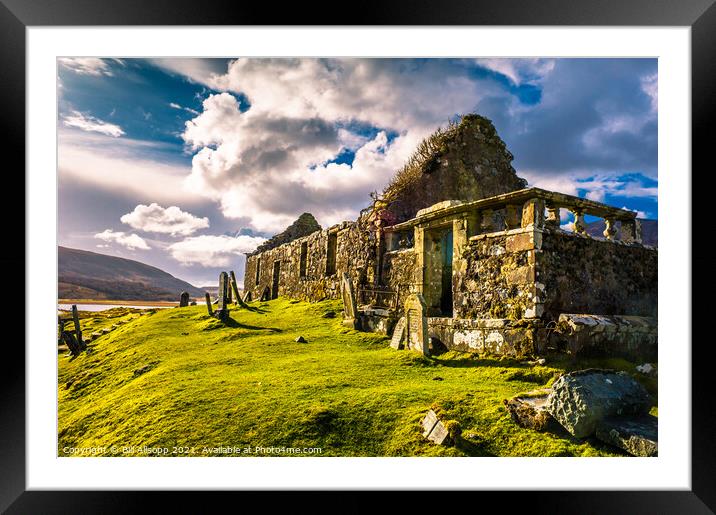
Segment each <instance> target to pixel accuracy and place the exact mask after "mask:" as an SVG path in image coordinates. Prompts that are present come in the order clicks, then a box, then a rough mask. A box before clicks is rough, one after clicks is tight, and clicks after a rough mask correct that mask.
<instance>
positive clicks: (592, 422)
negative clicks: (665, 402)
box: [546, 369, 651, 438]
mask: <svg viewBox="0 0 716 515" xmlns="http://www.w3.org/2000/svg"><path fill="white" fill-rule="evenodd" d="M650 405H651V399H650V398H649V394H648V393H647V391H646V390H645V389H644V387H643V386H642V385H640V384H639V383H638V382H637V381H636V380H635V379H634V378H632V377H631V376H630V375H629V374H627V373H626V372H616V371H613V370H599V369H588V370H579V371H576V372H571V373H569V374H565V375H563V376H561V377H560V378H559V379H557V381H555V382H554V384H553V385H552V392H551V393H550V394H549V397H548V398H547V402H546V409H547V411H548V412H549V413H550V415H552V416H553V417H554V418H555V419H556V420H557V421H558V422H559V423H560V424H561V425H562V426H563V427H564V428H565V429H566V430H567V431H569V433H570V434H572V435H574V436H576V437H577V438H584V437H587V436H590V435H592V434H594V431H595V430H596V428H597V425H599V423H600V422H601V421H602V420H604V419H605V418H607V417H611V416H616V415H642V414H646V413H647V412H648V411H649V407H650Z"/></svg>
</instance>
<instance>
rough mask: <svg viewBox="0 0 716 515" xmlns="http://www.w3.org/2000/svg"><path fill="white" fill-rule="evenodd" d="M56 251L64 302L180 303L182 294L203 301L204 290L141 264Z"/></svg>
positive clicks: (59, 289)
mask: <svg viewBox="0 0 716 515" xmlns="http://www.w3.org/2000/svg"><path fill="white" fill-rule="evenodd" d="M57 251H58V252H57V253H58V295H59V298H61V299H112V300H176V301H178V300H179V295H180V294H181V292H183V291H187V292H189V295H190V296H192V297H201V298H203V297H204V290H201V289H199V288H196V287H195V286H192V285H191V284H189V283H188V282H186V281H182V280H181V279H177V278H176V277H174V276H173V275H171V274H168V273H167V272H164V271H163V270H160V269H159V268H156V267H153V266H149V265H145V264H144V263H140V262H139V261H134V260H132V259H124V258H120V257H115V256H107V255H105V254H97V253H95V252H89V251H86V250H78V249H69V248H67V247H58V248H57Z"/></svg>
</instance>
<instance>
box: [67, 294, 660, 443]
mask: <svg viewBox="0 0 716 515" xmlns="http://www.w3.org/2000/svg"><path fill="white" fill-rule="evenodd" d="M341 309H342V306H341V303H340V301H325V302H320V303H314V304H309V303H305V302H297V301H289V300H287V299H283V298H279V299H276V300H273V301H270V302H264V303H259V302H254V303H251V304H250V310H246V309H234V310H233V311H232V312H231V320H230V322H229V323H228V324H227V325H223V324H221V323H220V322H219V321H217V320H215V319H213V318H210V317H209V316H208V315H207V312H206V307H205V306H202V305H199V306H193V307H187V308H174V309H164V310H153V311H150V312H149V313H147V314H144V315H141V316H139V315H138V314H137V312H136V311H132V310H125V311H122V310H121V309H120V310H117V309H115V310H112V311H111V312H109V315H110V316H112V317H114V318H112V319H110V321H109V322H108V321H107V320H105V319H104V318H103V317H104V316H105V315H106V313H105V314H101V313H100V314H98V313H93V314H92V315H91V316H86V317H85V318H83V319H82V324H83V326H85V327H86V329H85V332H87V331H88V330H89V331H92V330H96V329H97V328H99V327H102V326H107V324H109V323H110V322H120V323H119V324H115V327H116V328H115V329H114V330H112V331H111V332H109V333H108V334H106V335H103V336H101V337H99V338H98V339H96V340H95V341H94V342H92V343H91V344H90V349H91V350H90V352H88V353H82V354H81V355H80V356H78V357H77V358H69V357H68V356H67V355H65V354H64V353H62V354H60V355H59V356H58V365H59V384H58V397H59V414H58V416H59V449H60V455H69V454H70V453H69V452H68V451H66V450H63V449H64V448H65V447H96V446H104V447H106V449H105V450H104V451H103V452H100V454H101V455H118V454H113V453H112V450H111V446H113V445H116V446H119V447H122V446H147V447H150V448H151V447H167V448H168V450H169V453H170V455H172V454H171V453H172V450H173V447H174V446H183V447H189V448H194V454H193V455H195V456H220V455H226V454H225V453H223V452H222V451H221V449H217V447H220V446H236V447H240V448H245V447H251V448H255V447H283V446H285V447H300V448H308V447H311V448H315V447H318V448H321V449H322V452H321V453H320V455H322V456H413V455H437V456H612V455H619V451H616V450H615V449H612V448H609V447H607V446H605V445H603V444H600V443H599V442H598V441H596V440H595V441H592V440H588V441H578V440H574V439H572V438H570V437H569V436H568V435H567V434H566V433H565V434H563V435H553V434H547V433H539V432H536V431H532V430H528V429H522V428H519V427H518V426H516V425H515V424H514V423H513V422H512V421H511V419H510V417H509V415H508V414H507V412H506V411H505V409H504V408H503V405H502V400H503V399H505V398H508V397H511V396H513V395H515V394H517V393H518V392H523V391H527V390H532V389H534V388H537V387H540V386H543V385H545V384H548V383H550V382H551V381H553V380H554V378H555V376H556V375H557V374H559V373H561V372H563V371H564V370H566V369H568V368H569V367H570V365H568V364H565V363H559V362H552V361H550V362H548V363H547V364H546V366H530V365H528V364H524V363H520V362H517V361H514V360H511V359H495V358H487V357H478V356H475V355H470V354H460V353H454V352H449V353H446V354H443V355H441V356H436V357H430V358H425V357H422V356H420V355H419V354H417V353H414V352H411V351H396V350H394V349H392V348H390V347H389V346H388V339H387V338H386V337H383V336H380V335H377V334H369V333H361V332H357V331H353V330H350V329H346V328H344V327H343V326H342V325H341V323H340V310H341ZM330 312H334V313H336V314H337V316H336V317H335V318H327V317H324V316H325V315H326V313H330ZM328 316H330V314H329V315H328ZM298 336H303V337H304V338H305V339H306V340H307V343H297V342H296V341H295V339H296V338H297V337H298ZM604 365H608V366H612V367H614V366H616V367H618V368H624V369H628V370H630V371H633V364H629V363H627V362H623V361H620V360H611V361H610V362H609V363H596V362H595V363H590V364H589V366H604ZM654 387H655V383H654V384H653V385H651V386H650V389H651V390H652V391H653V390H654ZM431 406H434V407H436V408H438V409H439V410H441V411H442V412H443V416H444V417H445V418H446V419H451V420H457V421H458V422H459V424H460V426H461V427H462V431H463V437H464V438H463V440H462V442H461V443H460V444H459V445H458V446H457V447H440V446H436V445H434V444H432V443H431V442H428V441H427V440H425V439H424V438H423V437H422V435H421V430H420V427H419V423H420V419H421V418H422V417H423V416H424V414H425V413H426V412H427V410H428V409H429V408H430V407H431ZM146 453H147V451H145V450H142V449H136V448H135V449H134V450H131V451H128V452H127V454H124V455H139V456H142V455H147V454H146ZM119 455H122V454H119ZM189 455H192V454H189ZM252 455H253V456H256V454H252Z"/></svg>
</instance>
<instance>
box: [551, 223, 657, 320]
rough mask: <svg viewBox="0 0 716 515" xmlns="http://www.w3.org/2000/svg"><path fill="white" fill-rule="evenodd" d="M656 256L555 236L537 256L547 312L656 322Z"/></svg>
mask: <svg viewBox="0 0 716 515" xmlns="http://www.w3.org/2000/svg"><path fill="white" fill-rule="evenodd" d="M657 265H658V251H656V250H655V249H652V248H650V247H643V246H641V245H624V244H621V243H619V242H608V241H603V240H596V239H592V238H588V237H583V236H577V235H575V234H572V233H565V232H556V233H551V234H550V235H549V236H548V237H547V236H546V237H545V238H544V239H543V244H542V251H541V252H540V253H539V254H538V266H539V278H538V281H539V282H540V283H542V284H544V297H543V299H542V300H543V302H544V310H545V314H547V315H548V317H549V318H550V319H555V318H556V317H558V316H559V314H560V313H594V314H597V315H640V316H650V317H655V316H657V299H658V288H657V280H658V268H657Z"/></svg>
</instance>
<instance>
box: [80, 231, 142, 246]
mask: <svg viewBox="0 0 716 515" xmlns="http://www.w3.org/2000/svg"><path fill="white" fill-rule="evenodd" d="M94 237H95V238H97V239H100V240H102V241H109V242H114V243H117V244H119V245H122V246H123V247H127V248H128V249H129V250H135V249H141V250H149V249H150V248H151V247H150V246H149V245H147V242H146V241H144V240H143V239H142V238H141V237H140V236H137V235H136V234H126V233H124V232H121V231H117V232H115V231H113V230H111V229H105V230H104V231H103V232H100V233H97V234H95V235H94Z"/></svg>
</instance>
